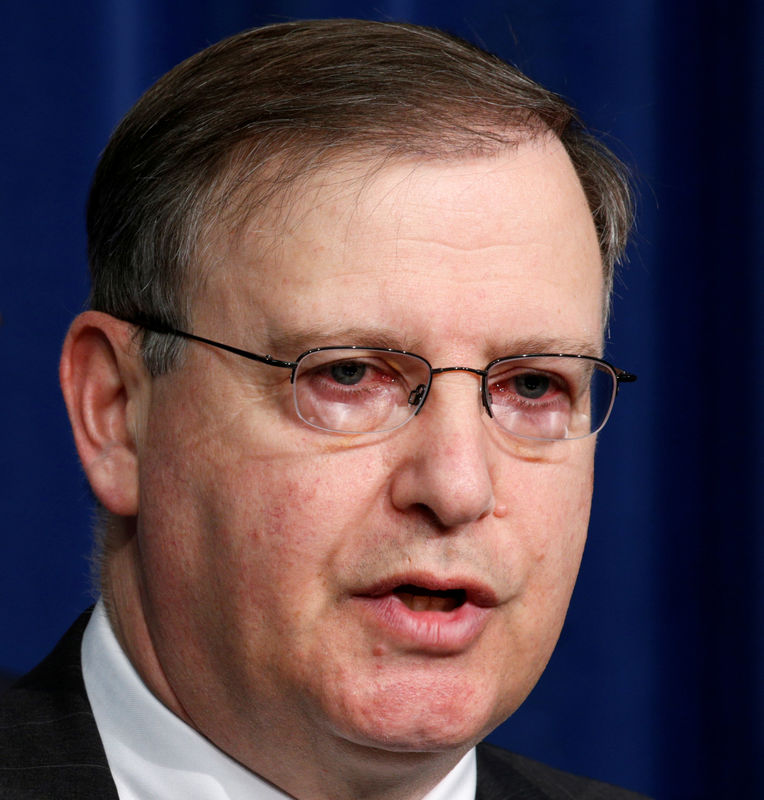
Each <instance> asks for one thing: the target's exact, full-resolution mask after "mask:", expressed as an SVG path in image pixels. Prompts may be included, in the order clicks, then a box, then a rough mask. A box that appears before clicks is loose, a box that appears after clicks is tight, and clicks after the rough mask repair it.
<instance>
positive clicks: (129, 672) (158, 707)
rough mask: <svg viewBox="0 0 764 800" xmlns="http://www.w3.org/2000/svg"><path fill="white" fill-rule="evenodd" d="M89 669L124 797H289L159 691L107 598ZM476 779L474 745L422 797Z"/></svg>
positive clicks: (90, 643) (464, 787)
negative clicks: (139, 664)
mask: <svg viewBox="0 0 764 800" xmlns="http://www.w3.org/2000/svg"><path fill="white" fill-rule="evenodd" d="M82 674H83V677H84V680H85V688H86V690H87V694H88V699H89V700H90V705H91V706H92V708H93V715H94V716H95V721H96V725H97V726H98V732H99V734H100V735H101V739H102V741H103V746H104V750H105V751H106V758H107V760H108V762H109V768H110V770H111V774H112V777H113V778H114V783H115V784H116V786H117V792H118V794H119V798H120V800H179V798H182V799H183V800H290V795H287V794H285V793H284V792H282V791H281V790H280V789H278V788H276V787H275V786H273V785H272V784H270V783H268V782H267V781H266V780H264V779H263V778H261V777H260V776H259V775H257V774H255V773H254V772H251V771H250V770H248V769H247V768H246V767H243V766H242V765H241V764H239V763H238V762H237V761H234V760H233V759H232V758H230V757H229V756H227V755H226V754H225V753H224V752H223V751H222V750H219V749H218V748H217V747H215V745H213V744H212V743H211V742H210V741H208V740H207V739H205V738H204V737H203V736H202V735H201V734H199V733H197V732H196V731H195V730H194V729H193V728H191V727H190V726H189V725H187V724H186V723H185V722H183V720H181V719H180V717H177V716H176V715H175V714H173V713H172V712H171V711H170V710H169V709H168V708H166V707H165V706H164V705H163V704H162V703H161V702H160V701H159V700H157V698H156V697H154V695H153V694H152V693H151V692H150V691H149V689H148V688H147V687H146V685H145V684H144V683H143V681H142V680H141V678H140V677H139V675H138V673H137V672H136V671H135V669H134V668H133V665H132V664H131V663H130V661H129V660H128V658H127V656H126V655H125V654H124V652H123V651H122V648H121V647H120V645H119V643H118V642H117V639H116V637H115V635H114V633H113V631H112V629H111V625H110V624H109V620H108V618H107V616H106V611H105V609H104V607H103V603H102V602H101V601H99V602H98V604H97V605H96V607H95V610H94V611H93V616H92V617H91V618H90V622H89V623H88V626H87V628H86V630H85V635H84V637H83V640H82ZM476 783H477V766H476V760H475V751H474V749H473V750H470V751H469V752H468V753H467V755H465V756H464V758H462V760H461V761H460V762H459V763H458V764H457V765H456V766H455V767H454V768H453V769H452V770H451V772H449V773H448V775H446V777H445V778H444V779H443V780H442V781H441V782H440V783H439V784H438V785H437V786H436V787H435V788H434V789H432V791H430V792H429V793H428V794H427V795H426V796H425V797H424V798H422V800H474V797H475V787H476Z"/></svg>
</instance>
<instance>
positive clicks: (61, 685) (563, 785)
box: [0, 614, 640, 800]
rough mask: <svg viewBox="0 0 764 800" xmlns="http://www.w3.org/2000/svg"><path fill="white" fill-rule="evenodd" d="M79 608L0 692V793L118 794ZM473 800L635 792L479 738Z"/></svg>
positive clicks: (25, 797)
mask: <svg viewBox="0 0 764 800" xmlns="http://www.w3.org/2000/svg"><path fill="white" fill-rule="evenodd" d="M88 618H89V614H83V615H82V616H81V617H80V618H79V619H78V620H77V621H76V622H75V623H74V625H73V626H72V627H71V628H70V630H69V631H68V633H67V634H66V635H65V636H64V638H63V639H62V640H61V641H60V642H59V644H58V646H57V647H56V649H55V650H54V651H53V652H52V653H51V654H50V655H49V656H48V657H47V658H46V659H45V661H43V662H42V663H41V664H40V665H39V666H38V667H36V668H35V669H34V670H33V671H32V672H30V673H29V674H28V675H26V676H25V677H24V678H22V679H21V680H20V681H19V682H18V683H17V684H16V685H15V686H13V687H12V688H11V689H10V690H9V691H8V692H7V693H6V694H5V695H4V696H3V697H2V699H1V700H0V800H118V797H117V790H116V788H115V786H114V782H113V781H112V779H111V773H110V772H109V768H108V766H107V764H106V755H105V754H104V750H103V746H102V744H101V739H100V737H99V735H98V730H97V728H96V724H95V720H94V718H93V713H92V711H91V709H90V704H89V703H88V699H87V695H86V693H85V685H84V683H83V681H82V669H81V666H80V643H81V640H82V634H83V632H84V630H85V626H86V625H87V621H88ZM477 760H478V788H477V795H476V800H637V798H639V797H640V795H636V794H634V793H632V792H627V791H625V790H623V789H618V788H616V787H614V786H610V785H608V784H604V783H598V782H596V781H591V780H589V779H587V778H580V777H577V776H575V775H570V774H568V773H564V772H559V771H558V770H554V769H551V768H550V767H546V766H544V765H543V764H539V763H538V762H536V761H531V760H529V759H527V758H523V757H522V756H518V755H515V754H514V753H508V752H507V751H505V750H500V749H499V748H496V747H491V746H490V745H486V744H483V745H479V746H478V751H477Z"/></svg>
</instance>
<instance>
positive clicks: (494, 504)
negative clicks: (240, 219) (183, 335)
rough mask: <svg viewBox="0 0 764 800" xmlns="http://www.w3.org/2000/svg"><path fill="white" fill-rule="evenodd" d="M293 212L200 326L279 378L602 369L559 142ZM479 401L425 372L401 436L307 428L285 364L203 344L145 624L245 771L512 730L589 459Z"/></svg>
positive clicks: (560, 574)
mask: <svg viewBox="0 0 764 800" xmlns="http://www.w3.org/2000/svg"><path fill="white" fill-rule="evenodd" d="M295 197H297V198H298V199H297V200H296V201H295V202H293V203H292V204H291V206H290V208H289V210H288V212H283V213H282V215H281V217H280V218H279V220H278V223H276V222H273V223H269V224H266V225H264V224H263V223H262V221H261V222H260V224H259V227H257V226H255V225H254V224H253V225H252V226H251V228H250V229H249V230H248V232H247V234H246V235H245V236H244V238H243V239H242V241H241V242H238V243H237V244H236V246H235V247H232V248H231V249H230V251H229V252H227V253H226V254H225V256H224V258H223V259H222V261H221V263H220V264H219V265H218V266H217V267H216V268H215V269H214V270H213V272H212V275H211V277H210V279H209V281H208V283H207V284H206V286H205V288H204V290H203V292H202V293H201V296H200V297H199V298H198V301H197V303H196V312H195V320H194V327H193V331H194V332H195V333H197V334H199V335H202V336H205V337H208V338H212V339H216V340H219V341H223V342H226V343H228V344H232V345H235V346H238V347H241V348H245V349H248V350H252V351H254V352H257V353H262V354H264V353H269V354H271V355H273V356H274V357H276V358H278V359H285V360H292V359H294V358H296V356H297V355H298V354H299V353H301V352H303V351H304V350H306V349H309V348H311V347H316V346H320V345H362V346H377V347H391V348H400V349H408V350H411V351H413V352H416V353H418V354H420V355H422V356H424V357H425V358H427V359H428V360H429V361H430V362H431V363H432V365H433V366H434V367H440V366H454V365H459V366H470V367H477V368H482V367H484V366H485V365H486V364H487V363H488V362H489V361H491V360H492V359H494V358H497V357H499V356H505V355H513V354H519V353H523V352H528V351H543V352H581V353H588V354H595V355H596V354H598V350H599V347H600V342H601V336H602V331H601V312H602V278H601V266H600V255H599V250H598V246H597V240H596V235H595V231H594V226H593V223H592V219H591V215H590V213H589V210H588V208H587V204H586V201H585V199H584V196H583V192H582V190H581V187H580V185H579V182H578V180H577V178H576V175H575V173H574V171H573V168H572V167H571V165H570V162H569V160H568V158H567V156H566V155H565V153H564V151H563V149H562V147H561V146H560V144H559V143H557V142H551V143H550V142H548V141H546V142H545V141H536V142H530V143H527V144H523V145H521V146H520V147H519V148H518V149H517V150H516V151H513V152H510V153H507V154H505V155H501V156H497V157H494V158H485V159H483V158H480V159H471V160H463V161H458V162H437V161H433V162H428V163H413V162H412V163H398V164H392V165H387V166H385V167H384V168H382V169H381V170H379V171H369V170H367V169H361V168H358V169H356V170H352V169H350V168H342V169H340V170H337V171H335V172H331V173H330V172H327V171H324V172H322V173H320V174H317V175H314V176H313V177H312V178H311V180H310V182H309V183H308V184H307V186H305V187H303V188H302V189H301V190H300V192H298V193H295ZM479 388H480V381H479V378H478V377H476V376H475V375H474V374H470V373H466V372H451V373H447V374H445V375H440V376H436V377H435V378H434V382H433V387H432V391H431V393H430V396H429V398H428V400H427V402H426V404H425V406H424V408H423V410H422V412H421V413H420V414H419V415H418V416H417V417H416V418H415V419H414V420H412V421H411V422H410V423H408V424H407V425H406V426H405V427H403V428H401V429H399V430H396V431H394V432H391V433H386V434H374V435H363V436H353V435H337V434H331V433H326V432H322V431H320V430H316V429H313V428H310V427H308V426H307V425H306V424H305V423H303V422H301V421H300V420H299V418H298V417H297V415H296V413H295V411H294V407H293V403H292V397H291V386H290V382H289V371H288V370H283V369H276V368H273V367H269V366H266V365H261V364H257V363H254V362H249V361H246V360H244V359H241V358H238V357H236V356H234V355H231V354H229V353H225V352H223V351H220V350H217V349H213V348H211V347H208V346H206V345H203V344H196V343H195V344H189V349H188V352H187V359H186V361H185V363H184V365H183V366H182V368H180V369H179V370H178V371H176V372H173V373H171V374H168V375H166V376H163V377H161V378H158V379H156V380H155V381H154V383H153V386H152V389H151V401H150V407H149V408H148V410H147V413H146V415H145V419H146V423H145V426H144V428H143V430H142V434H141V436H142V439H141V444H140V452H139V456H140V465H141V466H140V469H141V472H140V492H141V496H140V514H139V522H138V533H139V540H138V541H139V553H140V556H139V558H140V562H139V565H138V572H139V575H140V581H141V604H142V609H141V611H140V612H139V613H142V614H144V615H145V618H146V620H147V624H148V630H149V633H150V634H151V641H152V642H153V645H151V647H153V650H154V651H155V654H152V655H151V656H150V657H149V656H147V655H146V656H145V663H146V664H148V663H150V662H152V661H153V659H154V655H155V657H156V661H157V663H158V665H159V668H160V669H161V672H162V673H163V680H164V681H166V686H167V687H169V690H168V691H167V693H166V696H165V697H164V698H163V699H164V700H165V702H167V703H168V704H169V705H170V706H171V707H173V708H176V709H179V710H180V711H181V713H182V714H183V715H184V716H186V717H187V718H188V719H190V720H191V721H192V723H193V724H194V725H195V726H197V727H198V728H199V729H200V730H201V731H202V732H203V733H204V734H205V735H206V736H208V737H209V738H210V739H212V740H213V741H214V742H216V743H217V744H218V745H220V746H221V747H222V748H223V749H225V750H227V751H228V752H230V753H232V754H233V755H234V756H235V757H237V758H239V759H240V760H242V761H244V762H245V763H247V764H249V765H250V766H255V767H256V768H258V762H257V758H258V756H257V753H258V747H259V745H260V743H261V742H262V741H263V736H265V735H266V734H267V736H268V737H270V740H275V741H277V742H288V743H289V745H288V746H289V747H302V748H318V750H320V749H321V748H322V747H324V748H330V749H331V748H332V747H335V746H336V745H337V744H338V743H339V744H341V745H342V747H348V746H349V747H351V748H355V747H358V746H361V747H369V746H371V747H374V748H380V749H382V750H388V751H389V750H397V751H443V750H449V749H453V750H458V749H462V750H463V749H464V748H465V747H466V746H467V745H470V744H472V743H473V742H474V741H475V740H476V739H478V738H480V737H482V736H483V735H484V734H485V733H486V732H488V731H489V730H491V729H492V728H493V727H495V726H496V725H497V724H499V723H500V722H501V721H502V720H503V719H504V718H506V717H507V716H508V715H509V714H510V713H512V712H513V711H514V710H515V709H516V708H517V706H518V705H519V704H520V703H521V702H522V701H523V699H524V698H525V697H526V695H527V694H528V692H529V691H530V689H531V687H532V686H533V685H534V683H535V682H536V680H537V679H538V677H539V675H540V673H541V671H542V670H543V668H544V666H545V664H546V662H547V660H548V658H549V656H550V654H551V651H552V648H553V646H554V644H555V642H556V640H557V637H558V634H559V631H560V627H561V625H562V622H563V618H564V615H565V611H566V608H567V605H568V600H569V597H570V593H571V591H572V587H573V583H574V580H575V576H576V573H577V570H578V565H579V560H580V556H581V551H582V548H583V544H584V539H585V533H586V527H587V523H588V516H589V505H590V496H591V485H592V463H593V454H594V441H593V438H590V439H586V440H578V441H565V442H554V443H535V442H532V441H529V440H521V439H517V438H513V437H512V436H511V435H509V434H507V433H505V432H503V431H502V430H501V429H499V428H498V427H497V426H496V424H495V423H494V422H493V421H492V420H491V419H490V418H489V416H488V415H487V414H486V413H485V411H484V409H483V408H482V406H481V401H480V396H479ZM413 587H418V588H413ZM417 595H421V596H417ZM444 595H446V597H445V598H444ZM428 598H429V599H428ZM454 598H455V599H454ZM464 600H466V602H462V601H464ZM458 603H461V604H460V605H457V604H458ZM117 613H118V614H119V608H117ZM141 658H142V656H140V655H139V656H138V659H137V660H138V661H140V660H141ZM258 771H260V772H261V773H263V774H265V775H266V776H268V775H269V773H268V770H267V769H265V770H264V769H262V767H261V765H260V768H259V769H258Z"/></svg>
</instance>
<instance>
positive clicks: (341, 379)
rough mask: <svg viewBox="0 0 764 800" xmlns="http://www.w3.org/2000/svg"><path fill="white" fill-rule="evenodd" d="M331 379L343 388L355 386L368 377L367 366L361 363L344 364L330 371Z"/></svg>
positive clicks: (336, 365) (337, 365)
mask: <svg viewBox="0 0 764 800" xmlns="http://www.w3.org/2000/svg"><path fill="white" fill-rule="evenodd" d="M328 372H329V374H330V375H331V377H332V378H333V379H334V380H335V381H337V383H341V384H342V385H343V386H355V385H356V384H357V383H360V382H361V381H362V380H363V378H364V375H366V365H365V364H361V363H359V362H347V361H346V362H342V363H340V364H334V365H332V366H331V367H330V368H329V369H328Z"/></svg>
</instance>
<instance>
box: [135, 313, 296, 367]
mask: <svg viewBox="0 0 764 800" xmlns="http://www.w3.org/2000/svg"><path fill="white" fill-rule="evenodd" d="M126 321H127V322H130V323H132V324H133V325H138V326H140V327H141V328H145V329H146V330H147V331H152V332H153V333H159V334H163V335H168V336H180V337H181V338H182V339H191V340H192V341H194V342H202V343H203V344H208V345H210V346H211V347H217V348H218V349H220V350H227V351H228V352H229V353H233V354H234V355H237V356H242V358H248V359H250V361H259V362H261V363H262V364H270V365H271V366H272V367H284V368H286V369H294V368H295V367H296V366H297V362H296V361H280V360H279V359H277V358H273V356H269V355H265V356H260V355H258V354H257V353H250V352H249V350H241V349H239V348H238V347H233V346H232V345H230V344H223V343H222V342H216V341H213V340H212V339H205V337H204V336H197V335H196V334H194V333H187V332H186V331H181V330H178V329H177V328H171V327H170V326H169V325H163V324H161V323H158V322H153V321H149V320H145V319H130V320H126Z"/></svg>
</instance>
